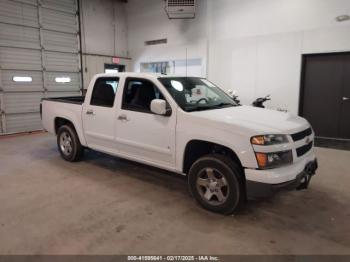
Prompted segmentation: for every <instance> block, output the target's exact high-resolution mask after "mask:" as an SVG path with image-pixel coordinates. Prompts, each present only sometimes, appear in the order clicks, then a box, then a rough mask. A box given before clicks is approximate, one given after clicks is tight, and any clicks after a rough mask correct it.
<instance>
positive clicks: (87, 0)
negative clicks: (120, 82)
mask: <svg viewBox="0 0 350 262" xmlns="http://www.w3.org/2000/svg"><path fill="white" fill-rule="evenodd" d="M80 9H81V14H80V19H81V35H82V52H83V54H84V55H83V79H84V88H87V86H88V84H89V82H90V80H91V78H92V77H93V76H94V75H95V74H98V73H103V72H104V64H105V63H110V64H111V63H112V57H122V58H128V57H129V52H128V36H127V33H128V30H127V20H126V4H125V3H123V2H120V1H116V0H80ZM120 64H124V65H125V66H126V70H130V64H131V61H130V60H128V59H121V62H120Z"/></svg>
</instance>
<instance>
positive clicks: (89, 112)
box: [86, 109, 94, 115]
mask: <svg viewBox="0 0 350 262" xmlns="http://www.w3.org/2000/svg"><path fill="white" fill-rule="evenodd" d="M86 114H87V115H94V110H92V109H90V110H88V111H86Z"/></svg>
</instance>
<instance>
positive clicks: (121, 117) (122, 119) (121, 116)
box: [118, 115, 129, 122]
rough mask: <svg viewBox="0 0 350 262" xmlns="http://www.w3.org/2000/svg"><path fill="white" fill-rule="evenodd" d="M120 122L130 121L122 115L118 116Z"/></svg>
mask: <svg viewBox="0 0 350 262" xmlns="http://www.w3.org/2000/svg"><path fill="white" fill-rule="evenodd" d="M118 120H120V121H123V122H128V121H129V119H128V117H127V116H126V115H120V116H118Z"/></svg>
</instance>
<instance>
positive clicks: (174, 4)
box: [165, 0, 196, 19]
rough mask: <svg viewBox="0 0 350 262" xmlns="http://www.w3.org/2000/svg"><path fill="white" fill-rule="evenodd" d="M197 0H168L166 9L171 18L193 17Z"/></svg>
mask: <svg viewBox="0 0 350 262" xmlns="http://www.w3.org/2000/svg"><path fill="white" fill-rule="evenodd" d="M195 6H196V0H166V7H165V10H166V12H167V15H168V17H169V19H193V18H195V16H196V13H195Z"/></svg>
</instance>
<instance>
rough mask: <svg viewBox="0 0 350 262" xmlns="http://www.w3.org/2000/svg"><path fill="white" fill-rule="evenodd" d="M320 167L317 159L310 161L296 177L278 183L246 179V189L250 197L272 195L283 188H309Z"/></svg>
mask: <svg viewBox="0 0 350 262" xmlns="http://www.w3.org/2000/svg"><path fill="white" fill-rule="evenodd" d="M317 168H318V162H317V159H314V160H312V161H310V162H308V163H307V164H306V165H305V166H304V169H303V170H302V171H301V172H300V173H299V174H298V175H297V176H296V178H295V179H293V180H290V181H287V182H283V183H278V184H268V183H263V182H257V181H252V180H247V181H246V190H247V197H248V198H262V197H270V196H272V195H274V194H275V193H277V192H278V191H281V190H302V189H307V188H308V186H309V183H310V180H311V178H312V176H314V175H315V173H316V170H317Z"/></svg>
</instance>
